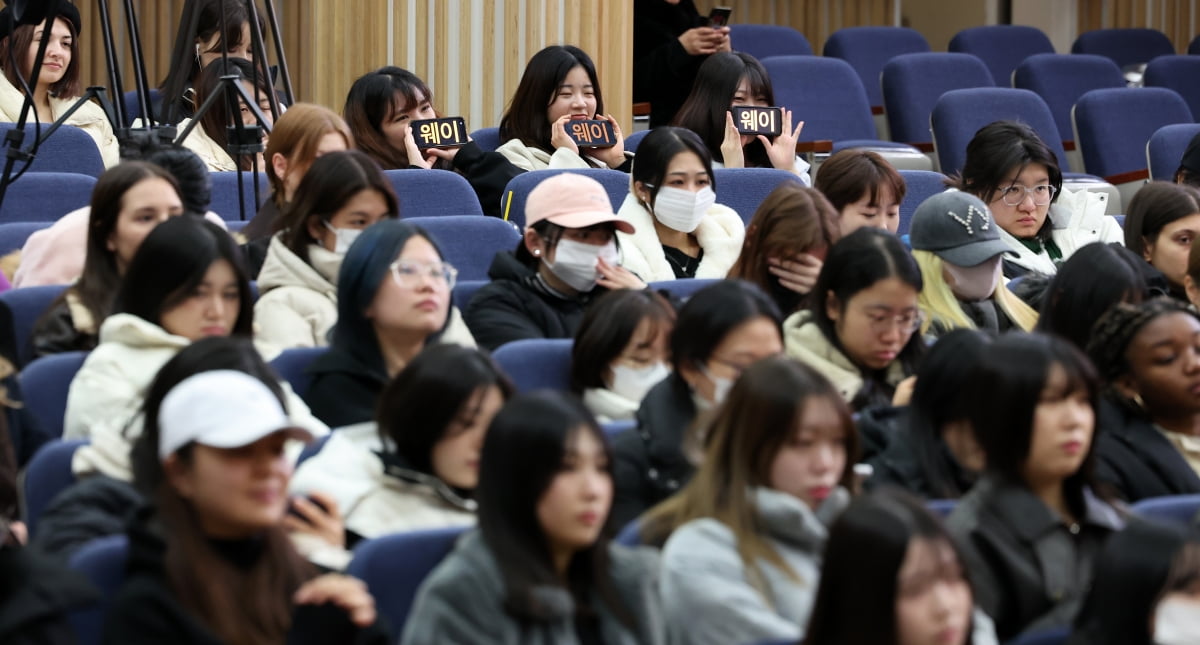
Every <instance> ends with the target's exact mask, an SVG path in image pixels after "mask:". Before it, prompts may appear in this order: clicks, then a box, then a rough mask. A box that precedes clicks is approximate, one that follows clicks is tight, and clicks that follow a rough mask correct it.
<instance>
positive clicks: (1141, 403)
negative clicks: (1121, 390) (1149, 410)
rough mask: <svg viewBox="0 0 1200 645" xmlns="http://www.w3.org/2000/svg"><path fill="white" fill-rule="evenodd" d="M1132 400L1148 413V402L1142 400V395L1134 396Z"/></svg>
mask: <svg viewBox="0 0 1200 645" xmlns="http://www.w3.org/2000/svg"><path fill="white" fill-rule="evenodd" d="M1132 398H1133V402H1134V403H1135V404H1136V405H1137V407H1138V409H1139V410H1141V411H1143V412H1145V411H1146V402H1145V401H1143V400H1142V395H1141V394H1134V395H1133V397H1132Z"/></svg>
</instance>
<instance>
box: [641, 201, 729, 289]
mask: <svg viewBox="0 0 1200 645" xmlns="http://www.w3.org/2000/svg"><path fill="white" fill-rule="evenodd" d="M617 215H620V216H621V219H623V220H625V221H626V222H629V223H630V224H633V228H634V230H636V231H637V232H636V233H634V234H633V235H630V234H628V233H621V232H618V233H617V239H618V240H619V242H620V244H621V257H622V262H621V264H622V266H624V267H625V268H626V269H629V270H630V271H632V272H633V273H635V274H637V276H638V277H639V278H641V279H642V280H643V281H645V282H658V281H661V280H674V279H675V272H674V271H673V270H672V269H671V265H670V263H668V262H667V256H666V254H665V253H664V252H663V247H662V242H661V241H660V240H659V239H658V234H657V233H656V232H655V230H654V216H653V215H652V214H650V211H648V210H646V208H645V207H643V206H642V205H641V204H639V203H638V200H637V197H635V196H634V195H633V193H632V192H630V193H629V194H628V195H626V196H625V201H624V202H623V203H622V204H621V209H620V210H619V211H617ZM693 234H694V235H695V236H696V241H697V242H699V243H700V248H701V249H703V250H704V257H702V258H701V259H700V266H699V267H697V269H696V277H697V278H710V279H718V280H719V279H723V278H724V277H725V276H726V275H728V274H729V270H730V269H732V268H733V264H734V263H735V262H737V259H738V255H739V254H740V253H741V251H742V241H743V240H744V239H745V237H746V225H745V224H743V223H742V218H741V217H739V216H738V214H737V213H735V212H734V211H733V209H731V208H729V207H728V206H722V205H720V204H713V207H712V208H710V209H708V213H707V214H705V216H704V217H703V218H702V219H701V220H700V225H699V226H697V227H696V230H695V231H694V232H693Z"/></svg>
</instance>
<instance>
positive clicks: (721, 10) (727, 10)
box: [708, 7, 733, 29]
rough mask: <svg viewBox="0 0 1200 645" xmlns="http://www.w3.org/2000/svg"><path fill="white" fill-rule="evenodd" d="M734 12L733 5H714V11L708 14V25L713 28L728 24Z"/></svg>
mask: <svg viewBox="0 0 1200 645" xmlns="http://www.w3.org/2000/svg"><path fill="white" fill-rule="evenodd" d="M732 14H733V7H713V10H712V13H710V14H708V26H709V27H712V28H713V29H718V28H720V27H725V26H728V25H729V16H730V15H732Z"/></svg>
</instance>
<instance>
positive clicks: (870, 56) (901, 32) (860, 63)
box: [772, 27, 929, 107]
mask: <svg viewBox="0 0 1200 645" xmlns="http://www.w3.org/2000/svg"><path fill="white" fill-rule="evenodd" d="M928 51H929V42H928V41H926V40H925V36H922V35H921V32H919V31H917V30H915V29H910V28H908V27H846V28H844V29H839V30H837V31H835V32H833V35H831V36H830V37H829V40H827V41H825V55H826V56H829V57H833V58H840V59H842V60H844V61H846V62H847V63H850V66H851V67H853V68H854V71H855V73H857V74H858V77H859V79H860V80H861V81H862V85H863V89H864V90H866V92H867V100H868V101H870V104H871V106H872V107H875V106H880V107H882V106H883V90H882V88H881V87H880V84H879V76H880V74H881V73H882V72H883V66H884V65H885V64H887V62H888V61H889V60H891V59H893V58H895V57H897V56H900V55H903V54H921V53H924V52H928ZM772 80H774V79H772Z"/></svg>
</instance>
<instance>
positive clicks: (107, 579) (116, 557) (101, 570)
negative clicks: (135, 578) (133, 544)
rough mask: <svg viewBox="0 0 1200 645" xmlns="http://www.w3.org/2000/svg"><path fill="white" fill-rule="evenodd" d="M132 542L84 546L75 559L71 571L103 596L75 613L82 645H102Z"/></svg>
mask: <svg viewBox="0 0 1200 645" xmlns="http://www.w3.org/2000/svg"><path fill="white" fill-rule="evenodd" d="M128 558H129V538H128V537H127V536H126V535H123V534H122V535H109V536H106V537H102V538H97V539H95V540H92V541H91V542H89V543H87V544H85V545H83V546H82V547H81V548H80V549H79V550H78V551H76V552H75V554H74V555H73V556H71V563H70V565H71V568H72V569H74V570H76V571H78V572H80V573H82V574H83V575H85V576H87V578H88V580H91V582H92V584H93V585H95V586H96V588H98V589H99V590H100V592H101V594H100V600H99V601H97V602H96V603H95V604H93V605H92V606H91V607H88V608H86V609H78V610H76V611H73V612H71V614H70V617H69V619H70V621H71V627H72V628H73V629H74V631H75V636H76V638H78V639H79V645H99V644H100V642H101V635H102V634H103V632H104V615H105V613H106V611H107V609H108V605H109V603H111V602H112V599H113V597H114V596H116V594H117V590H118V589H120V588H121V584H122V583H123V582H124V581H125V567H126V561H127V560H128Z"/></svg>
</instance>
